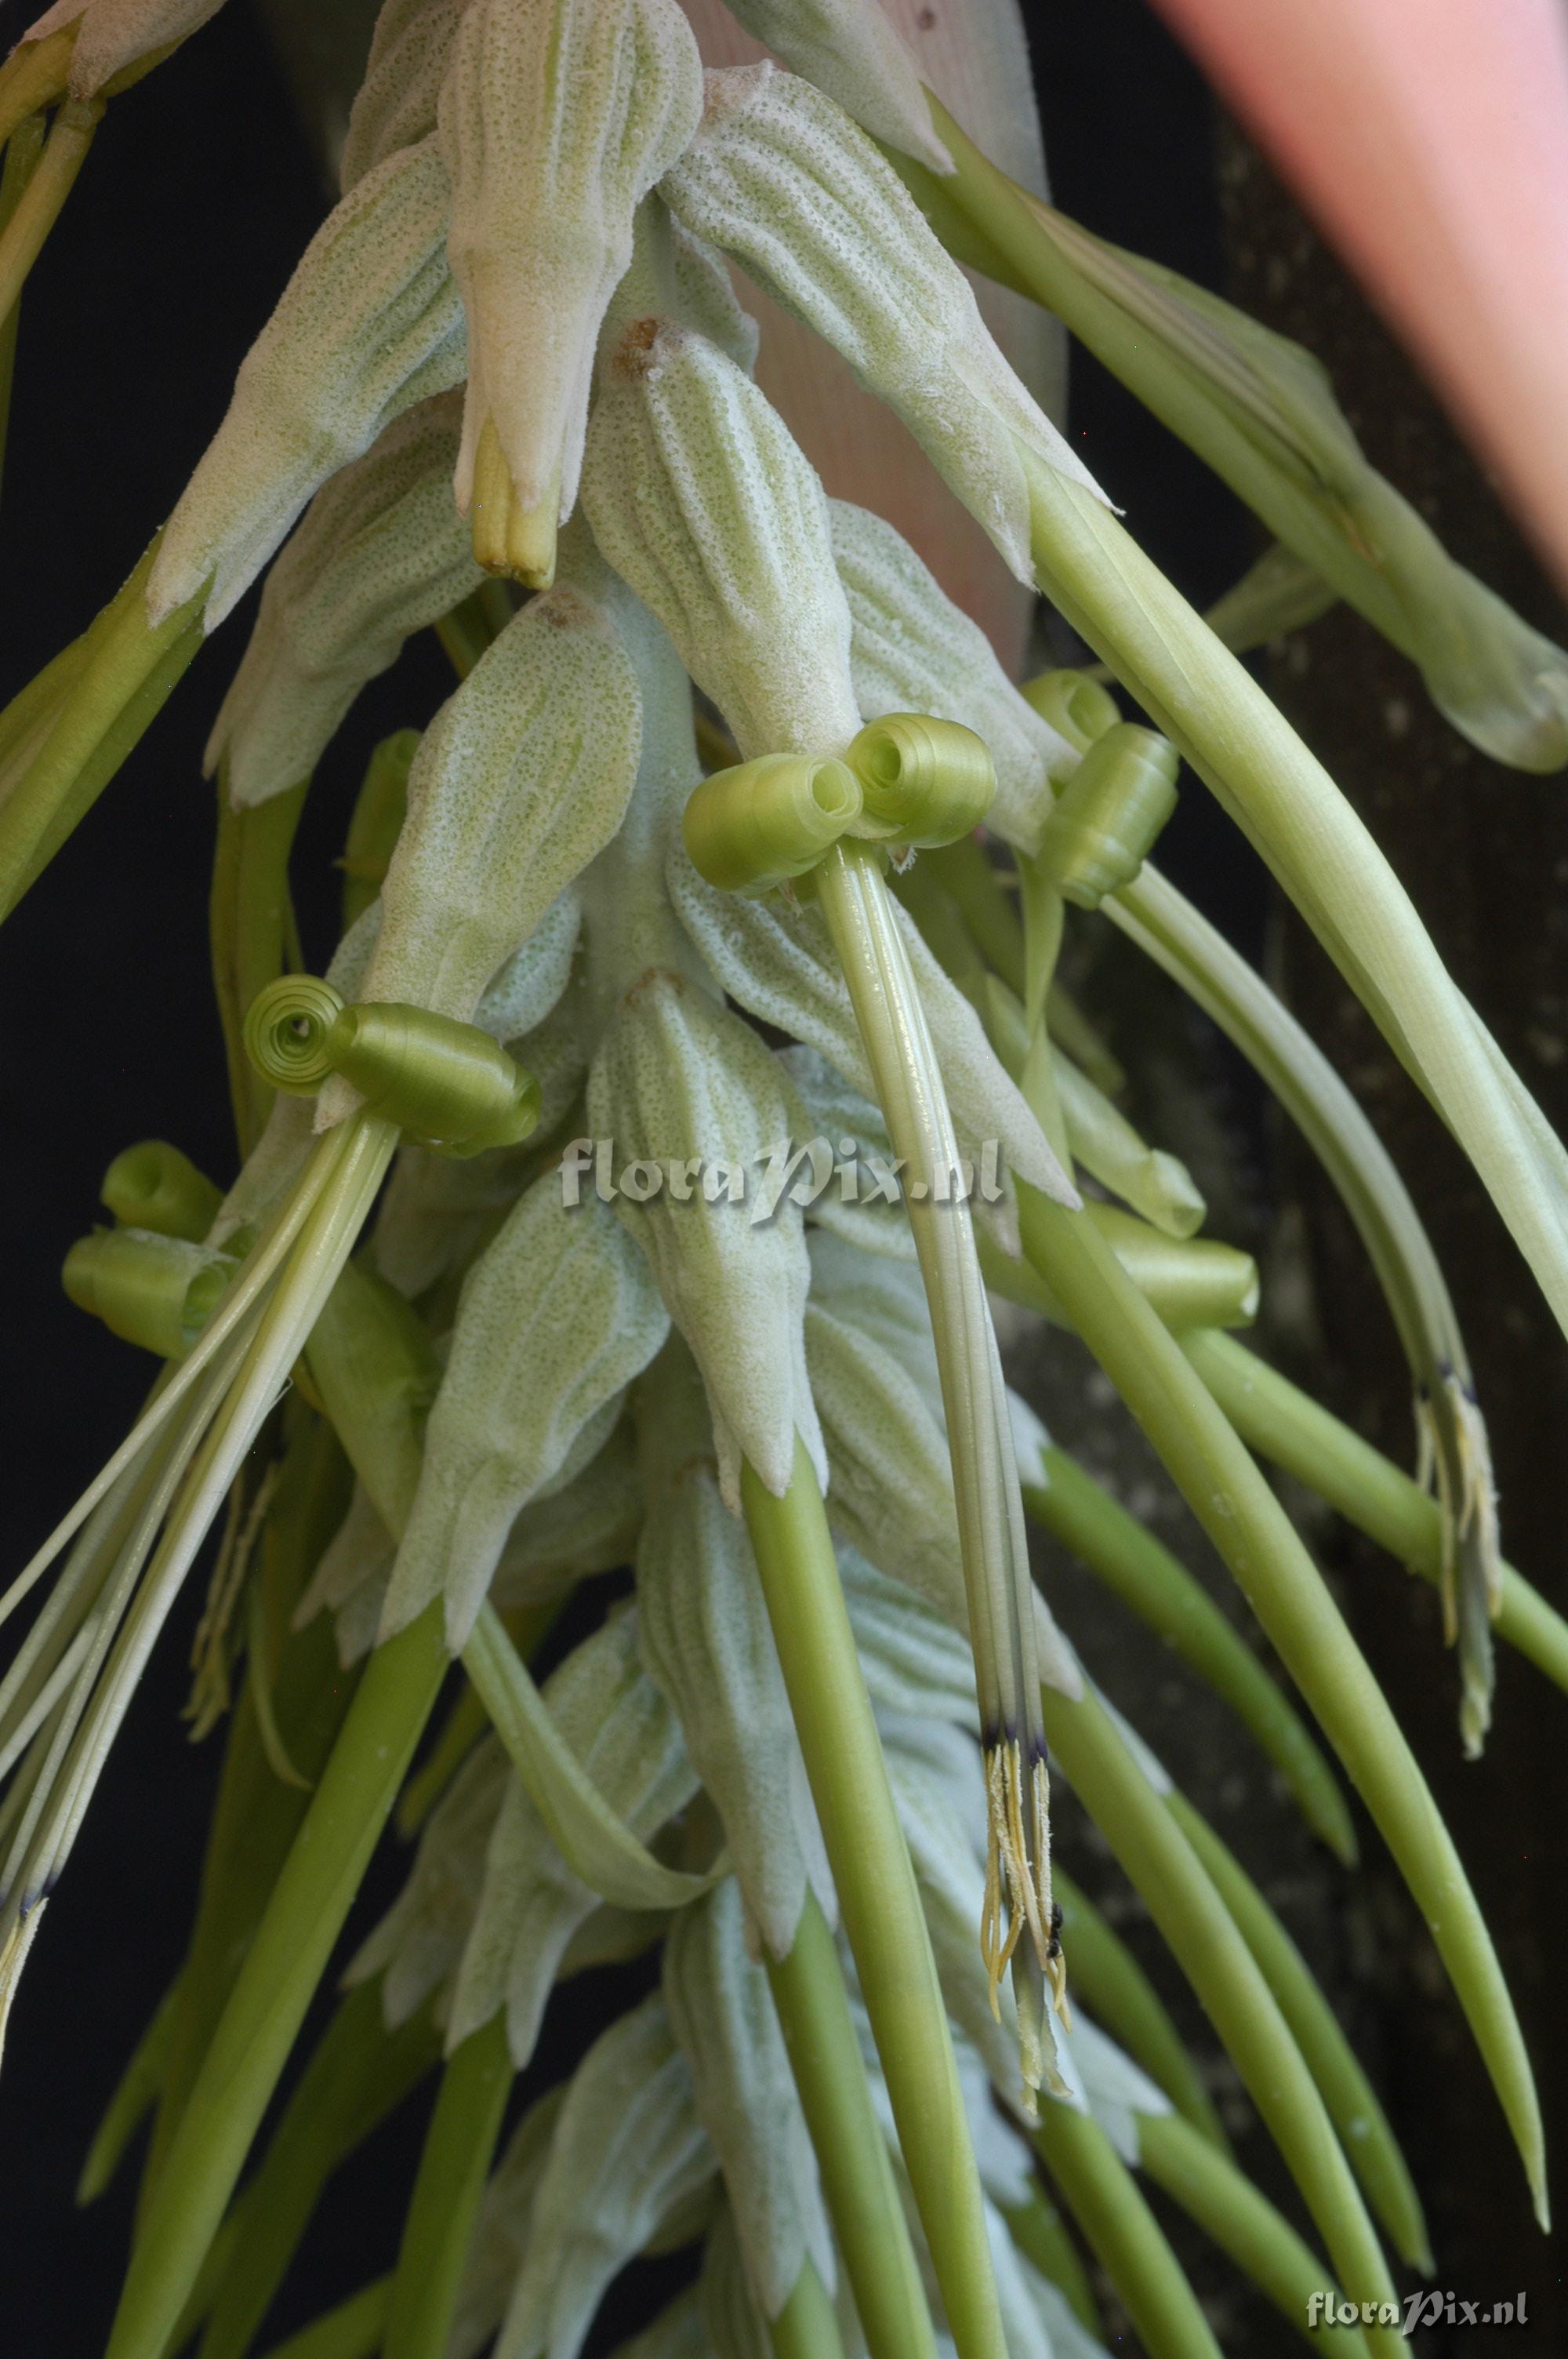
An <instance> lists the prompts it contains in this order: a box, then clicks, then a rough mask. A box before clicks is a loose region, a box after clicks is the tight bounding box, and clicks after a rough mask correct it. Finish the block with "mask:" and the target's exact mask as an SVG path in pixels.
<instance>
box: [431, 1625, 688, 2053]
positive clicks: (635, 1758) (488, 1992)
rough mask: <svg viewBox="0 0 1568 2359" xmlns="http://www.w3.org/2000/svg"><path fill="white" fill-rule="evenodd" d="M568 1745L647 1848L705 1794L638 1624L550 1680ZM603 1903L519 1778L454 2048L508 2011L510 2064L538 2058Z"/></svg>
mask: <svg viewBox="0 0 1568 2359" xmlns="http://www.w3.org/2000/svg"><path fill="white" fill-rule="evenodd" d="M544 1696H545V1701H546V1704H547V1705H548V1707H549V1712H550V1717H551V1719H552V1720H553V1721H554V1722H555V1724H556V1728H557V1733H558V1734H559V1735H560V1737H561V1740H562V1742H563V1743H564V1744H565V1745H567V1746H568V1748H569V1750H570V1751H571V1752H572V1753H573V1754H574V1755H575V1756H577V1759H578V1761H579V1764H580V1766H581V1767H582V1768H583V1769H584V1770H585V1771H586V1772H587V1774H588V1776H589V1777H590V1778H591V1779H592V1781H593V1783H594V1785H595V1786H596V1787H597V1788H598V1789H599V1792H600V1795H601V1796H602V1797H603V1799H604V1800H605V1802H606V1803H607V1804H608V1806H609V1808H610V1809H611V1810H613V1811H614V1813H615V1815H616V1817H617V1818H618V1819H620V1820H621V1821H622V1823H623V1824H624V1825H626V1826H627V1827H629V1828H630V1829H631V1831H632V1832H633V1834H634V1835H636V1836H637V1837H638V1838H639V1840H641V1841H643V1842H646V1841H648V1840H649V1839H650V1838H651V1837H652V1836H654V1835H655V1834H656V1833H657V1832H658V1831H659V1829H660V1828H661V1827H662V1826H664V1825H665V1823H666V1821H668V1820H670V1819H671V1818H673V1817H674V1815H675V1813H676V1811H677V1810H684V1809H685V1807H686V1805H687V1802H689V1801H690V1799H691V1798H692V1795H693V1794H694V1793H695V1792H696V1790H697V1778H696V1776H695V1774H694V1773H693V1771H692V1769H691V1767H690V1765H689V1764H688V1762H687V1757H686V1751H685V1748H684V1746H683V1745H682V1743H681V1734H680V1727H679V1723H677V1721H676V1716H675V1713H674V1712H672V1711H671V1709H670V1707H669V1705H668V1703H667V1702H666V1701H665V1697H664V1695H663V1693H662V1692H661V1690H659V1688H658V1687H657V1686H656V1685H655V1684H654V1680H652V1679H650V1677H649V1676H648V1673H647V1672H646V1671H645V1670H644V1669H643V1665H642V1662H641V1659H640V1658H639V1656H638V1651H637V1617H636V1615H635V1614H621V1615H618V1616H617V1617H616V1619H615V1620H613V1621H611V1622H607V1623H604V1624H602V1625H600V1628H599V1629H597V1630H596V1631H595V1632H594V1633H593V1635H592V1636H591V1637H589V1638H585V1639H584V1641H583V1643H582V1645H581V1646H580V1647H575V1648H574V1649H573V1651H572V1653H571V1654H569V1655H568V1657H567V1659H566V1661H565V1662H564V1663H562V1664H561V1666H560V1668H559V1669H558V1670H557V1671H555V1672H553V1673H552V1674H551V1676H550V1678H549V1679H548V1680H546V1682H545V1689H544ZM598 1905H599V1903H598V1896H597V1895H596V1894H595V1893H594V1892H592V1891H590V1889H589V1886H587V1885H586V1884H585V1883H584V1882H583V1880H582V1878H581V1877H580V1876H579V1875H577V1874H576V1872H575V1871H574V1870H573V1869H572V1868H570V1867H568V1864H567V1863H566V1861H565V1860H564V1859H563V1858H562V1856H561V1854H560V1852H559V1851H558V1850H557V1846H556V1844H555V1843H554V1842H553V1840H552V1838H551V1836H550V1834H549V1832H548V1830H547V1829H546V1825H545V1822H544V1820H543V1819H542V1818H541V1817H540V1815H539V1812H538V1810H536V1809H535V1805H534V1803H533V1801H532V1800H531V1799H530V1797H529V1795H528V1792H527V1790H526V1788H524V1784H523V1781H522V1779H521V1778H520V1777H514V1778H513V1779H512V1781H511V1783H510V1784H509V1785H508V1787H507V1789H506V1798H505V1800H504V1801H503V1804H502V1807H501V1814H500V1816H499V1818H498V1819H497V1821H496V1822H495V1832H494V1833H493V1834H492V1838H491V1843H490V1851H489V1854H488V1856H487V1858H486V1861H485V1869H484V1885H483V1889H482V1891H481V1896H480V1901H479V1907H478V1910H477V1912H476V1914H475V1916H474V1919H473V1929H472V1931H471V1933H470V1936H469V1941H468V1947H467V1949H466V1951H464V1953H463V1959H462V1963H461V1966H460V1970H459V1973H458V1979H457V1984H456V1987H455V1989H454V1991H453V1994H452V2003H451V2013H450V2020H449V2024H448V2027H447V2039H448V2045H449V2047H455V2046H456V2045H457V2044H458V2042H459V2041H460V2040H462V2039H466V2038H468V2036H469V2034H470V2032H472V2031H477V2030H478V2029H479V2028H480V2027H481V2025H483V2024H486V2023H488V2022H489V2021H490V2020H491V2018H492V2017H493V2016H494V2015H496V2014H497V2013H498V2012H499V2011H500V2010H501V2009H502V2008H503V2007H504V2008H505V2010H506V2032H507V2038H508V2041H509V2043H510V2046H511V2052H512V2058H513V2061H514V2063H515V2065H516V2066H517V2068H518V2070H519V2071H521V2070H522V2069H523V2067H524V2065H525V2064H526V2063H527V2061H528V2060H529V2058H530V2057H531V2056H532V2054H533V2052H534V2048H535V2042H536V2041H537V2039H538V2037H539V2028H540V2026H541V2024H542V2023H543V2021H544V2016H545V2008H546V2005H547V2004H548V2001H549V1997H550V1993H551V1991H552V1990H553V1989H554V1987H555V1984H556V1978H557V1973H558V1972H559V1969H560V1964H561V1961H562V1959H563V1958H564V1956H565V1955H566V1952H567V1949H568V1945H569V1943H570V1941H571V1940H572V1937H573V1935H574V1934H575V1933H576V1932H577V1931H578V1929H579V1927H580V1926H582V1925H584V1924H586V1923H587V1921H588V1919H589V1917H591V1916H592V1914H593V1913H594V1910H595V1909H596V1908H597V1907H598Z"/></svg>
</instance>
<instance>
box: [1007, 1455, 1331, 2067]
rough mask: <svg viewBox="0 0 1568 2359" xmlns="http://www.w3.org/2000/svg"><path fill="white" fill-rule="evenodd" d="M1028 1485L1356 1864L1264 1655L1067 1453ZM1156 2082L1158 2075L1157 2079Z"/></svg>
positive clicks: (1042, 1517)
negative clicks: (1245, 1731) (1246, 1732)
mask: <svg viewBox="0 0 1568 2359" xmlns="http://www.w3.org/2000/svg"><path fill="white" fill-rule="evenodd" d="M1040 1473H1041V1476H1042V1478H1043V1479H1042V1480H1040V1481H1039V1482H1026V1483H1025V1484H1024V1486H1023V1505H1024V1510H1025V1512H1026V1514H1027V1515H1028V1516H1029V1517H1030V1518H1031V1520H1032V1521H1033V1523H1035V1524H1037V1525H1038V1526H1039V1527H1040V1528H1041V1530H1042V1531H1047V1532H1049V1533H1050V1534H1051V1535H1052V1537H1053V1538H1055V1539H1057V1540H1059V1541H1060V1542H1061V1543H1062V1545H1063V1546H1064V1547H1065V1548H1068V1549H1071V1550H1072V1551H1073V1553H1074V1555H1075V1556H1077V1557H1080V1558H1081V1559H1082V1560H1083V1561H1084V1563H1086V1564H1087V1566H1088V1567H1089V1569H1090V1571H1092V1572H1094V1573H1095V1574H1096V1575H1097V1576H1098V1578H1099V1579H1100V1580H1101V1581H1103V1582H1105V1584H1106V1585H1107V1587H1108V1588H1109V1589H1110V1590H1112V1591H1113V1592H1114V1593H1115V1594H1116V1595H1117V1596H1118V1597H1119V1598H1120V1599H1121V1601H1122V1603H1124V1604H1126V1605H1128V1606H1130V1608H1131V1610H1132V1612H1133V1613H1135V1614H1137V1615H1138V1616H1139V1618H1140V1620H1141V1621H1142V1622H1144V1623H1145V1624H1146V1625H1147V1626H1148V1627H1149V1628H1150V1629H1151V1630H1154V1631H1156V1632H1157V1633H1158V1634H1159V1636H1161V1637H1162V1638H1163V1639H1164V1640H1165V1642H1166V1644H1167V1645H1168V1646H1170V1647H1173V1649H1174V1651H1175V1652H1176V1653H1177V1654H1178V1655H1179V1656H1180V1657H1181V1658H1182V1660H1183V1661H1184V1663H1185V1664H1186V1665H1187V1666H1188V1668H1189V1669H1192V1670H1194V1671H1195V1672H1196V1673H1197V1675H1198V1677H1199V1678H1200V1679H1203V1680H1206V1681H1207V1683H1208V1684H1209V1686H1210V1687H1211V1688H1212V1689H1213V1690H1214V1691H1215V1693H1216V1694H1217V1695H1218V1696H1220V1697H1222V1698H1223V1700H1224V1701H1226V1702H1227V1704H1228V1705H1229V1706H1230V1708H1231V1710H1232V1711H1233V1712H1235V1713H1236V1715H1237V1717H1238V1720H1239V1721H1240V1722H1241V1723H1242V1724H1243V1726H1244V1727H1245V1728H1247V1729H1248V1730H1249V1732H1250V1734H1252V1736H1253V1737H1254V1738H1255V1739H1256V1741H1257V1743H1258V1745H1260V1748H1261V1749H1262V1751H1263V1753H1264V1754H1265V1755H1266V1756H1267V1757H1268V1758H1269V1759H1270V1760H1271V1762H1272V1763H1273V1764H1274V1767H1276V1768H1277V1769H1278V1770H1279V1772H1280V1774H1281V1777H1283V1778H1284V1779H1285V1781H1286V1783H1287V1785H1288V1786H1289V1787H1290V1788H1291V1791H1292V1793H1293V1794H1294V1796H1295V1797H1296V1799H1297V1801H1298V1803H1299V1804H1300V1806H1301V1810H1302V1814H1303V1817H1304V1818H1305V1820H1306V1821H1307V1823H1308V1825H1309V1826H1310V1827H1311V1828H1312V1829H1313V1831H1314V1833H1315V1834H1317V1835H1318V1836H1320V1837H1321V1839H1322V1840H1323V1841H1324V1842H1325V1843H1327V1844H1328V1845H1329V1847H1330V1849H1331V1850H1332V1851H1333V1852H1334V1853H1335V1854H1336V1856H1337V1857H1338V1858H1340V1859H1342V1860H1343V1861H1345V1862H1346V1864H1347V1865H1348V1864H1351V1863H1352V1862H1353V1861H1354V1860H1355V1857H1356V1833H1355V1829H1354V1827H1353V1826H1352V1824H1351V1821H1350V1814H1349V1811H1348V1810H1346V1804H1345V1798H1344V1796H1343V1794H1342V1793H1341V1792H1340V1789H1339V1787H1338V1785H1337V1783H1336V1779H1335V1777H1334V1773H1333V1771H1332V1770H1331V1769H1330V1767H1328V1764H1327V1763H1326V1762H1325V1759H1324V1757H1323V1755H1322V1753H1321V1752H1320V1751H1319V1750H1318V1747H1317V1745H1315V1744H1314V1741H1313V1739H1312V1737H1311V1736H1310V1735H1309V1734H1308V1733H1307V1730H1306V1728H1305V1726H1304V1725H1303V1722H1302V1721H1301V1719H1300V1717H1299V1716H1298V1714H1297V1713H1296V1712H1295V1711H1294V1709H1293V1708H1292V1705H1291V1703H1290V1702H1289V1701H1288V1700H1287V1699H1286V1697H1285V1696H1284V1694H1283V1693H1282V1692H1281V1690H1280V1688H1279V1687H1278V1686H1277V1685H1276V1683H1275V1681H1274V1680H1271V1678H1270V1676H1269V1674H1268V1672H1267V1671H1266V1670H1265V1669H1264V1668H1263V1666H1262V1664H1261V1663H1260V1661H1259V1659H1258V1658H1257V1656H1256V1655H1255V1654H1254V1653H1253V1652H1252V1650H1251V1648H1250V1647H1249V1646H1248V1645H1247V1642H1246V1640H1245V1639H1244V1638H1243V1637H1241V1636H1240V1635H1239V1634H1238V1631H1237V1630H1236V1629H1235V1628H1234V1626H1233V1625H1231V1624H1230V1623H1229V1622H1227V1620H1226V1618H1225V1615H1224V1614H1222V1613H1221V1612H1220V1610H1219V1608H1218V1607H1217V1605H1216V1604H1215V1603H1214V1601H1213V1599H1212V1598H1210V1597H1209V1596H1208V1594H1207V1593H1206V1591H1205V1590H1204V1589H1202V1588H1201V1587H1200V1585H1199V1584H1198V1582H1196V1581H1195V1580H1194V1578H1193V1576H1192V1574H1191V1573H1189V1572H1188V1571H1186V1569H1185V1568H1184V1566H1183V1565H1181V1564H1179V1563H1178V1562H1177V1560H1176V1559H1175V1558H1174V1557H1173V1555H1172V1554H1171V1552H1170V1550H1169V1549H1166V1548H1165V1547H1164V1546H1163V1545H1162V1542H1161V1541H1160V1540H1158V1539H1157V1538H1155V1537H1154V1535H1153V1533H1152V1532H1151V1531H1150V1530H1149V1529H1148V1528H1147V1527H1146V1526H1144V1525H1143V1524H1141V1523H1140V1522H1139V1521H1138V1519H1137V1517H1135V1516H1131V1515H1129V1513H1128V1512H1127V1510H1126V1508H1124V1507H1122V1506H1119V1504H1118V1502H1117V1501H1116V1500H1115V1499H1114V1498H1112V1496H1111V1495H1110V1494H1109V1492H1108V1491H1107V1490H1105V1489H1104V1488H1103V1487H1102V1486H1101V1485H1100V1484H1098V1483H1097V1482H1096V1481H1095V1480H1094V1477H1093V1476H1092V1475H1091V1474H1088V1473H1086V1472H1085V1470H1084V1468H1082V1467H1081V1466H1079V1465H1078V1464H1077V1462H1076V1460H1074V1459H1073V1458H1071V1457H1069V1456H1068V1454H1067V1452H1066V1451H1065V1450H1060V1449H1057V1448H1056V1447H1055V1446H1054V1444H1050V1445H1047V1446H1046V1447H1045V1448H1044V1450H1043V1451H1041V1453H1040ZM1156 2077H1157V2076H1156Z"/></svg>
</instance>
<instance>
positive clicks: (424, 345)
mask: <svg viewBox="0 0 1568 2359" xmlns="http://www.w3.org/2000/svg"><path fill="white" fill-rule="evenodd" d="M448 201H449V189H448V183H447V173H446V168H445V166H444V165H443V163H442V161H441V158H440V155H439V152H438V148H437V146H436V143H435V141H434V140H433V139H427V140H423V141H421V143H420V144H419V146H418V147H406V148H401V149H399V150H398V152H397V153H396V154H395V155H393V156H389V157H388V158H387V159H386V161H385V162H384V164H380V165H378V166H377V167H376V168H375V170H374V171H373V172H371V173H368V174H367V175H366V177H365V178H364V179H362V181H361V182H360V183H359V185H358V186H357V187H356V188H355V189H353V190H351V192H350V194H349V195H348V196H346V197H345V198H343V200H342V201H341V203H340V204H338V205H337V206H335V207H334V209H333V211H332V212H330V213H329V215H328V216H327V219H326V221H325V222H324V223H322V225H321V227H320V228H319V230H318V231H317V233H316V234H315V236H314V237H313V238H312V239H311V241H310V243H309V245H308V246H307V247H306V249H305V252H304V255H302V257H301V259H300V262H299V266H298V267H297V270H296V271H295V273H294V276H293V277H292V278H291V279H290V280H289V282H288V285H287V287H286V288H285V289H284V291H283V295H282V298H281V299H280V300H279V302H278V305H277V308H276V310H275V311H274V312H273V315H272V317H271V319H270V320H269V321H267V323H266V326H265V328H264V329H263V330H262V332H261V334H260V335H259V336H258V337H257V338H256V341H255V342H254V344H253V345H252V346H251V349H250V351H249V353H247V354H246V355H245V358H244V361H243V363H242V364H241V368H240V373H239V375H238V377H237V378H236V380H235V383H234V393H233V398H232V400H231V402H230V404H229V408H228V414H227V415H226V417H225V418H224V419H223V423H222V426H220V428H219V429H218V431H217V433H216V435H215V436H214V437H213V439H212V440H211V442H210V443H209V445H208V447H207V451H206V453H205V455H204V456H203V458H202V459H201V462H200V465H199V466H198V467H197V470H196V473H194V475H192V477H191V479H190V482H189V484H188V485H187V486H186V489H185V493H184V495H183V497H182V498H181V500H180V502H179V505H178V506H177V508H176V509H175V511H174V514H173V516H170V518H169V520H168V528H167V530H166V531H165V533H164V537H163V540H162V543H161V545H160V547H159V549H158V553H157V560H156V561H155V563H154V565H153V569H152V572H151V575H150V576H149V578H148V582H147V612H148V614H149V616H150V618H151V620H152V621H153V623H154V624H155V625H156V624H157V623H160V622H162V621H163V620H164V619H165V618H166V617H167V616H168V615H169V614H173V613H175V611H176V610H177V609H178V607H180V606H183V605H184V604H185V603H187V601H188V600H189V599H191V598H194V597H195V596H197V594H198V593H199V592H200V591H201V590H202V588H203V587H204V586H205V587H206V589H207V605H206V625H207V628H208V629H209V630H210V631H211V630H215V629H216V628H217V626H218V625H219V624H220V623H221V622H222V620H223V617H224V615H225V614H228V613H229V612H230V610H231V609H232V607H233V606H234V605H235V604H236V603H237V602H238V601H239V599H241V598H242V597H243V595H244V592H245V591H246V590H247V589H248V588H249V586H250V584H251V583H252V582H254V580H255V577H256V575H257V574H258V573H259V572H260V571H261V570H262V568H263V566H264V565H265V564H266V562H267V560H268V559H269V558H270V557H271V556H272V554H273V551H274V550H275V549H276V548H277V547H278V545H279V543H280V542H281V541H282V540H283V538H284V537H285V535H286V534H287V532H288V531H289V529H290V527H292V525H293V523H294V521H295V518H296V517H297V516H298V514H299V512H300V510H301V509H302V508H303V507H304V506H305V504H306V502H307V501H308V499H309V498H310V497H311V495H312V494H313V493H315V492H317V491H319V488H320V486H321V485H322V484H324V483H325V482H326V481H327V478H328V477H329V475H333V474H335V473H337V471H338V469H339V468H340V467H342V466H346V465H347V464H348V462H349V461H350V460H351V459H357V458H359V457H360V456H361V454H362V452H363V451H368V450H369V449H370V447H371V444H372V443H373V442H374V441H375V440H376V439H377V437H378V436H379V435H381V434H382V433H384V430H385V429H386V428H387V427H388V426H390V425H391V423H392V421H393V419H395V418H398V417H401V415H402V413H403V412H404V411H405V410H406V409H412V408H413V407H414V405H415V403H416V402H419V401H424V400H426V399H427V398H428V397H430V396H431V395H432V394H438V393H445V392H447V391H448V390H449V388H450V387H451V386H454V385H458V384H460V382H461V380H462V377H463V374H464V371H465V369H466V367H467V365H468V362H467V344H466V341H465V336H464V330H463V312H462V304H461V302H460V299H459V295H458V290H457V288H456V286H455V285H454V283H453V280H452V276H451V273H450V271H449V269H448V266H447V255H446V226H447V208H448Z"/></svg>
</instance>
